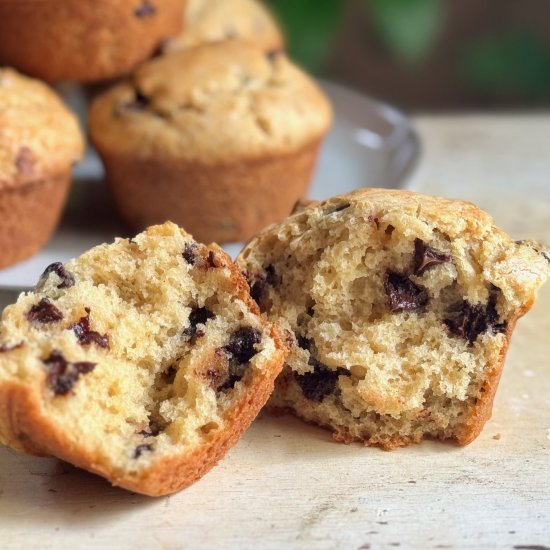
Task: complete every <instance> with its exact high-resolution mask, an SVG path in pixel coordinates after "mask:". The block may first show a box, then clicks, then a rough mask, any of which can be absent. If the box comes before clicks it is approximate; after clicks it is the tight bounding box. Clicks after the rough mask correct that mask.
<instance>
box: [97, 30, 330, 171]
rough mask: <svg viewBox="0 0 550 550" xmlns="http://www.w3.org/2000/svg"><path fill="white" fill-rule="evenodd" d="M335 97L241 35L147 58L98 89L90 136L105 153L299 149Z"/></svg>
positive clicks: (175, 156)
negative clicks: (128, 73)
mask: <svg viewBox="0 0 550 550" xmlns="http://www.w3.org/2000/svg"><path fill="white" fill-rule="evenodd" d="M331 119H332V112H331V107H330V104H329V101H328V99H327V97H326V96H325V94H324V93H323V91H322V90H321V89H320V88H319V86H318V85H317V84H316V82H315V81H314V80H313V79H312V78H311V77H310V76H308V75H307V74H306V73H304V72H303V71H302V70H301V69H299V68H298V67H297V66H295V65H294V64H293V63H292V62H291V61H290V60H289V58H288V57H287V56H286V55H285V54H284V53H282V52H281V53H280V54H278V55H277V56H275V57H274V58H271V57H270V56H268V55H266V54H265V52H263V51H262V50H260V49H259V48H257V47H255V46H254V45H252V44H248V43H245V42H242V41H239V40H228V41H226V42H218V43H212V44H203V45H201V46H198V47H196V48H192V49H190V50H183V51H181V52H177V53H174V54H171V55H166V56H161V57H159V58H156V59H153V60H151V61H149V62H148V63H145V64H143V65H142V66H141V67H139V69H138V70H137V71H135V73H134V74H133V75H132V77H131V79H129V80H128V81H125V82H122V83H120V84H118V85H116V86H114V87H113V88H112V89H111V90H109V91H108V92H107V93H105V94H103V95H100V96H98V97H97V98H96V99H95V100H94V102H93V103H92V106H91V108H90V114H89V120H90V137H91V139H92V141H93V143H94V145H96V147H97V148H98V149H99V150H100V151H101V152H109V153H111V154H116V155H121V156H129V157H135V158H138V159H147V160H149V161H153V160H155V159H157V160H158V161H163V162H168V161H171V160H172V161H186V162H187V163H190V164H192V163H200V164H202V165H204V166H216V165H223V164H225V163H229V164H231V163H233V162H241V163H244V162H249V161H252V162H253V161H255V160H258V159H263V158H269V157H271V156H279V155H285V154H292V153H295V152H296V151H298V150H300V149H302V148H303V147H306V146H307V145H309V144H311V143H313V142H316V141H319V140H320V139H322V138H323V136H324V135H325V134H326V132H327V131H328V129H329V127H330V123H331Z"/></svg>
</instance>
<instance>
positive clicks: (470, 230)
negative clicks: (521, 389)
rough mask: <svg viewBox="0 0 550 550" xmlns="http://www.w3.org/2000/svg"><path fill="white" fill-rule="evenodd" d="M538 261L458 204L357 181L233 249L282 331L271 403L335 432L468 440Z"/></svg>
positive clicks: (541, 273) (340, 436) (541, 266)
mask: <svg viewBox="0 0 550 550" xmlns="http://www.w3.org/2000/svg"><path fill="white" fill-rule="evenodd" d="M549 262H550V256H549V255H548V253H547V252H545V251H543V250H542V248H541V247H539V246H538V245H537V244H536V243H533V242H514V241H513V240H512V239H511V238H510V237H509V236H508V235H506V234H505V233H504V232H503V231H501V230H500V229H498V228H497V227H495V225H494V222H493V220H492V219H491V218H490V217H489V216H488V215H487V214H486V213H485V212H483V211H481V210H479V209H478V208H476V207H475V206H474V205H472V204H470V203H465V202H461V201H451V200H446V199H441V198H435V197H429V196H425V195H420V194H415V193H410V192H405V191H390V190H377V189H363V190H358V191H356V192H353V193H351V194H348V195H343V196H341V197H335V198H333V199H330V200H328V201H325V202H321V203H317V204H312V205H310V206H306V207H305V208H303V209H302V210H300V211H298V212H297V213H296V214H294V215H292V216H290V217H289V218H288V219H287V220H285V221H284V222H282V223H280V224H278V225H274V226H271V227H269V228H268V229H266V230H265V231H264V232H263V233H261V234H260V235H259V236H258V237H257V238H255V239H253V240H252V241H251V242H250V243H249V244H248V245H247V246H246V248H245V249H244V250H243V252H242V253H241V255H240V256H239V258H238V260H237V265H238V267H239V268H240V269H241V270H242V272H243V273H245V274H246V276H247V277H248V279H249V282H250V285H251V293H252V296H253V297H254V298H255V299H256V300H257V301H258V303H259V305H260V309H261V310H262V311H263V312H265V313H266V314H267V316H268V318H269V319H270V320H272V321H276V322H278V323H280V324H281V326H282V327H284V328H285V329H286V330H288V331H289V332H290V334H291V335H292V339H293V340H294V343H293V345H292V348H291V352H290V354H289V356H288V358H287V360H286V365H285V368H284V370H283V374H282V375H281V376H280V377H279V378H278V380H277V382H276V389H275V392H274V394H273V397H272V399H271V401H270V406H271V407H273V408H275V409H278V410H289V411H291V412H293V413H294V414H296V415H297V416H299V417H301V418H303V419H304V420H306V421H309V422H312V423H315V424H319V425H321V426H324V427H326V428H328V429H329V430H331V431H332V432H333V434H334V437H335V438H336V439H337V440H338V441H343V442H350V441H361V442H363V443H364V444H366V445H375V446H379V447H383V448H384V449H391V448H393V447H398V446H402V445H407V444H409V443H416V442H419V441H420V440H422V439H423V438H435V439H442V440H454V441H456V442H458V443H459V444H460V445H465V444H467V443H470V442H471V441H472V440H473V439H474V438H475V437H477V435H478V434H479V433H480V431H481V430H482V428H483V425H484V424H485V422H486V421H487V419H488V418H489V417H490V416H491V409H492V403H493V398H494V396H495V392H496V390H497V385H498V381H499V377H500V374H501V372H502V368H503V363H504V358H505V355H506V350H507V349H508V345H509V343H510V339H511V337H512V331H513V330H514V326H515V324H516V321H517V319H518V318H519V317H520V316H522V315H523V314H524V313H526V312H527V311H528V310H529V308H530V307H531V306H532V304H533V301H534V299H535V294H536V291H537V289H538V288H539V286H540V285H541V284H542V283H543V282H544V281H545V280H546V278H547V277H548V275H549V273H550V263H549Z"/></svg>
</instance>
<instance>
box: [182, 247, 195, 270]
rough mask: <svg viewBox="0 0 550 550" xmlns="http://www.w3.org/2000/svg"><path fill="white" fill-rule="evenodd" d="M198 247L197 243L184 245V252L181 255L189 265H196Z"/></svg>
mask: <svg viewBox="0 0 550 550" xmlns="http://www.w3.org/2000/svg"><path fill="white" fill-rule="evenodd" d="M197 248H198V246H197V243H185V246H184V247H183V252H182V253H181V255H182V256H183V259H184V260H185V261H186V262H187V263H188V264H189V265H195V262H196V261H197V258H196V256H195V253H196V251H197Z"/></svg>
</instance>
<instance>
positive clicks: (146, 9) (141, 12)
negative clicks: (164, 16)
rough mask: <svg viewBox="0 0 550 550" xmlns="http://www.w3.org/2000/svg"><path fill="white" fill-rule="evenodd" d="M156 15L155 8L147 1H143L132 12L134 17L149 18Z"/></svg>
mask: <svg viewBox="0 0 550 550" xmlns="http://www.w3.org/2000/svg"><path fill="white" fill-rule="evenodd" d="M155 13H157V8H155V6H153V5H152V4H151V3H150V2H149V1H148V0H143V1H142V2H141V4H140V5H139V6H138V7H137V8H136V9H135V10H134V15H135V16H136V17H151V16H153V15H155Z"/></svg>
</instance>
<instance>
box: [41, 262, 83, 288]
mask: <svg viewBox="0 0 550 550" xmlns="http://www.w3.org/2000/svg"><path fill="white" fill-rule="evenodd" d="M50 273H55V274H56V275H57V276H58V277H59V278H60V279H61V282H60V283H59V284H58V285H57V288H69V287H71V286H74V284H75V280H74V277H73V275H72V274H71V273H69V272H68V271H67V269H66V268H65V266H64V265H63V264H62V263H61V262H55V263H53V264H50V265H49V266H48V267H47V268H46V269H45V270H44V272H43V273H42V275H40V279H39V280H38V286H40V285H42V284H44V283H45V282H46V279H47V278H48V277H49V275H50Z"/></svg>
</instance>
